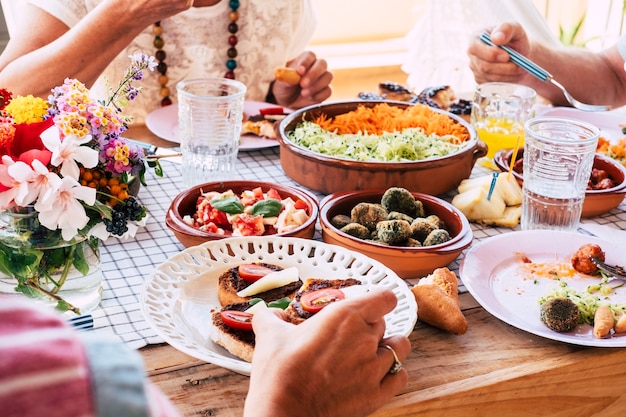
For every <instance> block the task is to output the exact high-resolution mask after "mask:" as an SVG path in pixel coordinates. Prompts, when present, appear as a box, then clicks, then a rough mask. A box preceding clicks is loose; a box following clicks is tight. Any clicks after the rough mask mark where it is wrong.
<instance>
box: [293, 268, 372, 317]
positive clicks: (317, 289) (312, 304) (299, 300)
mask: <svg viewBox="0 0 626 417" xmlns="http://www.w3.org/2000/svg"><path fill="white" fill-rule="evenodd" d="M361 284H362V283H361V281H359V280H358V279H355V278H346V279H323V278H307V279H306V280H305V281H304V284H302V287H300V289H299V290H298V292H297V293H296V295H295V296H294V298H293V300H292V301H291V303H289V306H288V307H287V308H286V309H285V312H286V313H287V316H288V317H289V321H290V322H292V323H295V324H299V323H302V322H303V321H304V320H306V319H308V318H310V317H311V316H313V315H314V314H315V313H317V312H319V311H320V310H321V309H322V308H324V307H326V306H327V305H328V304H330V303H333V302H336V301H340V300H343V299H345V298H347V297H349V296H351V294H355V293H360V292H365V291H367V288H366V287H365V286H361ZM356 286H359V287H358V288H352V289H350V290H348V288H350V287H356Z"/></svg>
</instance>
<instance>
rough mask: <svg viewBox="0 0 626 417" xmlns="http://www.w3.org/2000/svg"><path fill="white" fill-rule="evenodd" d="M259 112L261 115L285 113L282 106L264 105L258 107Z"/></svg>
mask: <svg viewBox="0 0 626 417" xmlns="http://www.w3.org/2000/svg"><path fill="white" fill-rule="evenodd" d="M259 114H260V115H262V116H268V115H272V116H276V115H282V114H285V110H284V109H283V108H282V107H265V108H263V109H259Z"/></svg>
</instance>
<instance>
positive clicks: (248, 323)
mask: <svg viewBox="0 0 626 417" xmlns="http://www.w3.org/2000/svg"><path fill="white" fill-rule="evenodd" d="M220 316H221V317H222V321H223V322H224V324H225V325H227V326H228V327H231V328H233V329H237V330H249V331H251V330H252V314H250V313H246V312H245V311H237V310H225V311H222V312H220Z"/></svg>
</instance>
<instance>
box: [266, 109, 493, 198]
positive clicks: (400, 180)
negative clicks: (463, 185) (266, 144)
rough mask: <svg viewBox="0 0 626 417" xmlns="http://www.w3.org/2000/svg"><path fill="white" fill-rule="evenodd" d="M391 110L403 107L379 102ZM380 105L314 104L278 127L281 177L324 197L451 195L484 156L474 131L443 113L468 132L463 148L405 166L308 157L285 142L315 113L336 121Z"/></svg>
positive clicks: (318, 155)
mask: <svg viewBox="0 0 626 417" xmlns="http://www.w3.org/2000/svg"><path fill="white" fill-rule="evenodd" d="M384 102H385V103H388V104H390V105H393V106H399V107H403V108H404V107H407V106H410V104H408V103H405V102H396V101H384ZM380 103H381V101H365V100H357V101H346V102H336V103H329V104H319V105H314V106H310V107H306V108H303V109H300V110H298V111H296V112H294V113H292V114H290V115H289V116H287V117H286V118H285V119H283V120H282V121H281V123H280V125H279V128H278V129H279V133H280V134H279V141H280V162H281V165H282V167H283V170H284V171H285V173H286V174H287V175H288V176H289V177H291V178H292V179H293V180H294V181H296V182H298V183H300V184H302V185H304V186H306V187H308V188H310V189H313V190H317V191H320V192H322V193H324V194H330V193H335V192H340V191H349V190H363V189H379V188H380V189H387V188H390V187H393V186H395V187H404V188H407V189H410V190H414V191H417V192H421V193H424V194H431V195H437V194H443V193H446V192H448V191H451V190H454V189H455V188H456V187H457V186H458V185H459V183H460V182H461V181H462V180H463V179H465V178H468V177H469V175H470V173H471V171H472V168H473V167H474V163H475V162H476V160H477V159H478V158H480V157H482V156H484V155H486V154H487V146H486V145H485V144H484V143H483V142H482V141H480V140H478V136H477V135H476V131H475V130H474V128H473V127H472V126H471V125H470V124H469V123H467V122H466V121H465V120H463V119H462V118H461V117H459V116H456V115H454V114H451V113H448V112H444V111H442V110H438V109H433V110H434V111H437V112H439V113H445V114H447V115H448V116H449V117H450V118H452V119H454V120H455V121H456V122H458V123H460V124H462V125H463V126H464V127H465V128H466V129H467V130H468V131H469V133H470V136H471V138H470V140H469V143H468V144H467V146H466V147H465V148H464V149H463V150H461V151H458V152H456V153H454V154H451V155H447V156H445V157H441V158H436V159H429V160H423V161H411V162H361V161H354V160H348V159H342V158H335V157H330V156H326V155H322V154H319V153H316V152H312V151H310V150H308V149H305V148H304V147H301V146H299V145H296V144H295V143H294V142H293V141H291V140H290V139H289V138H288V136H287V133H288V132H290V131H292V130H294V129H295V128H296V126H297V125H298V123H300V122H302V121H304V120H310V119H311V118H313V117H316V116H317V115H319V114H320V113H324V114H326V115H328V116H336V115H339V114H343V113H347V112H350V111H352V110H355V109H356V108H357V106H359V105H364V106H368V107H373V106H375V105H376V104H380Z"/></svg>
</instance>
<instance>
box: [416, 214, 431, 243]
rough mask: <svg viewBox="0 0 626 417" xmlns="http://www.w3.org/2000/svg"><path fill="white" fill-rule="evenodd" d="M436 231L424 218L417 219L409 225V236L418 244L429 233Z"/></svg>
mask: <svg viewBox="0 0 626 417" xmlns="http://www.w3.org/2000/svg"><path fill="white" fill-rule="evenodd" d="M435 229H437V228H436V227H435V225H434V224H433V223H432V222H429V221H428V220H426V219H425V218H424V217H418V218H417V219H415V220H413V222H412V223H411V236H412V237H413V238H415V239H417V240H419V241H420V242H423V241H424V239H426V238H427V237H428V235H429V234H430V232H432V231H433V230H435Z"/></svg>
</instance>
